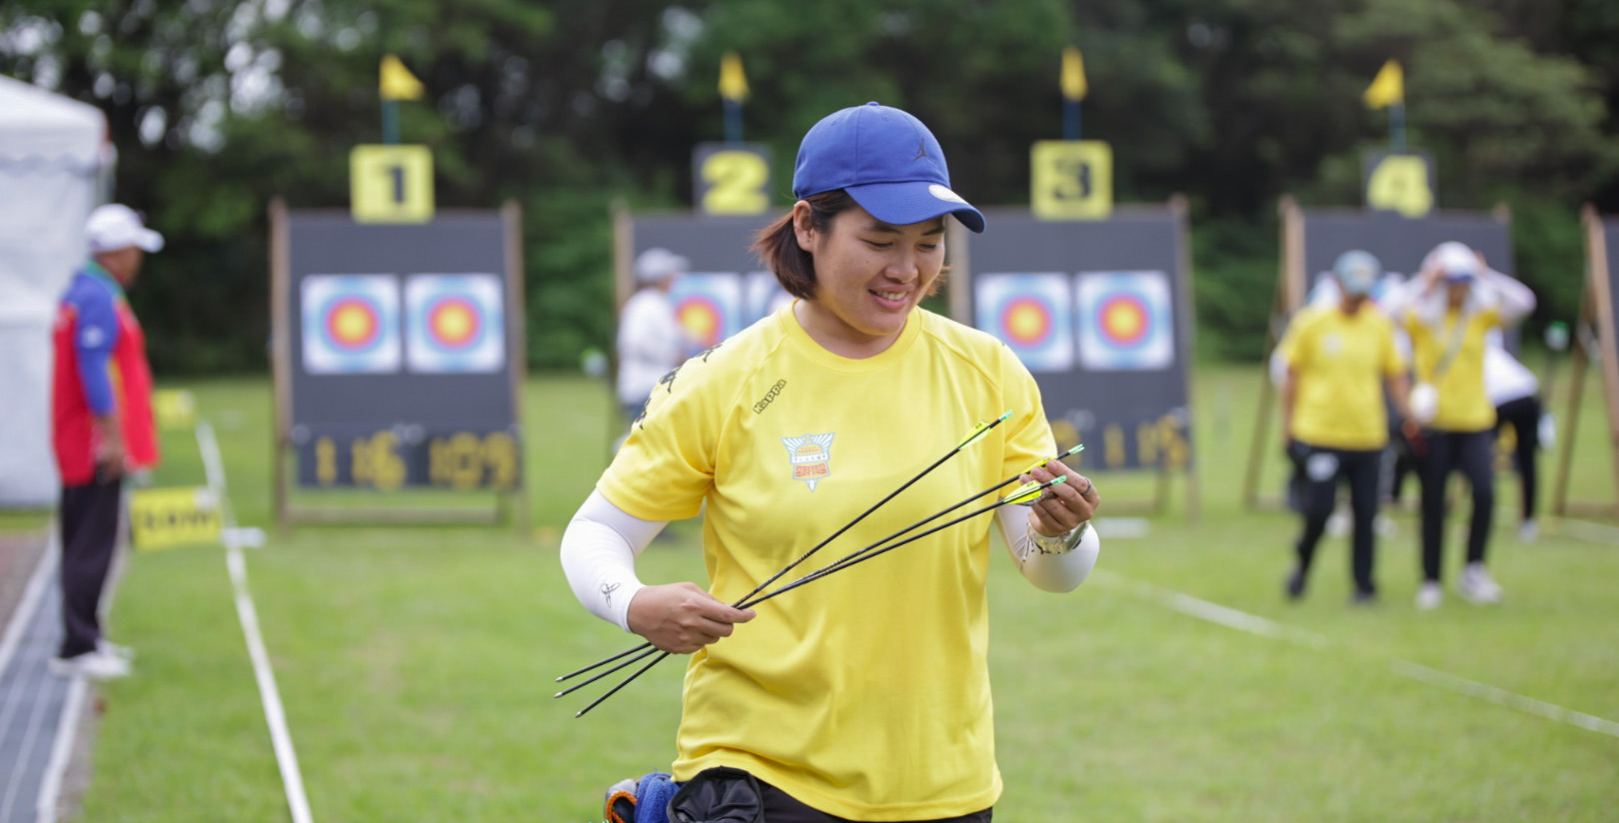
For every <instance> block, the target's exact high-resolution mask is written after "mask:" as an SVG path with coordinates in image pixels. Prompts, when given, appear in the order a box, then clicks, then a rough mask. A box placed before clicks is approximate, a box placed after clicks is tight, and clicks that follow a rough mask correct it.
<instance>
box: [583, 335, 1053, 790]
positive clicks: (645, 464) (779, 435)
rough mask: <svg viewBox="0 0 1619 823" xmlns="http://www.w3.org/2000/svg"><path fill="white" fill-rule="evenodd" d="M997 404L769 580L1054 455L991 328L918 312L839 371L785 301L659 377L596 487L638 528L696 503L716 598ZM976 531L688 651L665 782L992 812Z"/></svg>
mask: <svg viewBox="0 0 1619 823" xmlns="http://www.w3.org/2000/svg"><path fill="white" fill-rule="evenodd" d="M1009 409H1010V410H1011V411H1012V412H1013V416H1012V417H1011V419H1009V420H1007V421H1006V422H1005V423H1003V424H1001V425H1000V426H998V427H997V428H996V429H994V430H993V431H991V432H990V433H989V434H988V435H986V436H985V437H984V438H982V439H981V440H979V441H978V442H977V443H974V444H973V445H971V446H969V447H968V448H966V449H963V450H962V451H961V452H960V453H959V454H958V455H956V456H955V457H954V458H952V459H951V460H949V461H948V462H946V463H944V464H943V465H941V466H940V467H939V468H937V469H935V470H934V471H932V472H931V473H930V474H928V475H927V476H926V477H924V478H923V479H921V480H920V481H918V482H917V483H916V484H915V485H913V486H911V487H910V488H909V489H907V490H906V491H905V492H903V493H901V494H900V495H898V496H897V497H895V498H894V499H893V500H892V501H891V502H889V503H888V504H886V505H885V506H883V507H882V508H880V509H879V510H877V512H876V513H874V514H873V515H871V516H870V517H868V518H867V519H865V520H864V521H862V522H861V523H859V524H858V525H856V526H854V527H853V528H851V529H850V530H849V531H848V532H846V533H845V534H844V535H843V536H842V537H840V538H838V539H837V540H835V541H834V542H832V543H831V544H829V545H827V546H826V547H825V548H824V549H822V550H820V551H819V552H818V553H817V554H815V555H814V556H813V557H811V558H810V559H809V560H808V561H806V562H805V563H804V564H803V565H802V566H801V567H799V568H797V569H795V570H794V571H793V572H791V573H789V574H788V575H786V576H785V577H783V578H782V581H783V582H784V581H788V580H792V579H795V578H797V577H799V576H801V575H802V574H805V573H808V572H810V571H812V570H814V569H816V568H819V567H821V566H823V565H825V564H827V563H830V562H832V561H833V560H835V559H837V558H840V557H843V556H845V555H847V554H849V553H851V552H854V551H856V550H857V549H860V548H862V547H864V546H866V545H868V544H871V543H873V542H875V541H877V540H879V539H880V538H883V537H886V536H888V535H889V534H891V533H893V532H895V531H897V530H899V529H902V528H904V527H906V526H908V525H910V524H912V523H915V522H916V521H918V520H921V519H923V518H925V517H927V516H928V515H931V514H933V513H934V512H936V511H938V510H939V509H942V508H944V507H945V506H948V505H950V504H953V503H955V502H958V501H960V500H961V499H963V498H965V497H968V496H970V495H971V494H972V493H974V492H977V491H981V490H983V489H985V488H988V487H990V486H993V485H994V484H996V483H998V482H1000V481H1002V480H1005V479H1007V478H1008V477H1009V476H1012V475H1016V474H1017V473H1019V472H1021V471H1023V470H1025V469H1027V468H1029V466H1030V464H1032V463H1034V462H1036V461H1037V460H1041V459H1044V458H1049V457H1052V456H1053V455H1054V454H1055V452H1054V449H1055V445H1054V443H1053V439H1052V435H1051V430H1050V428H1049V426H1048V424H1047V422H1046V419H1045V415H1044V412H1043V411H1042V408H1041V403H1040V395H1039V390H1038V388H1037V387H1036V386H1035V383H1034V380H1033V378H1032V377H1031V376H1030V375H1029V373H1028V371H1027V370H1026V369H1024V368H1023V366H1022V365H1021V364H1020V363H1019V362H1018V361H1017V359H1016V357H1015V356H1014V355H1013V354H1012V353H1011V352H1010V351H1009V350H1007V348H1006V347H1005V346H1004V345H1002V344H1001V343H1000V342H999V341H997V340H995V339H994V338H992V337H990V336H989V335H987V334H985V333H983V332H980V331H977V330H974V329H971V328H968V327H966V326H962V325H960V324H958V323H955V322H953V321H950V320H948V319H945V318H943V317H940V316H938V315H935V314H933V313H931V312H927V311H924V310H920V309H918V310H916V311H915V312H913V313H912V314H911V316H910V318H909V320H908V322H907V323H906V325H905V329H904V330H903V331H902V332H901V334H900V336H899V338H898V339H897V340H896V341H895V343H894V345H893V346H892V347H890V348H889V349H888V350H887V351H885V352H883V353H882V354H879V355H877V356H875V357H871V358H867V359H862V360H849V359H846V358H842V357H839V356H837V355H834V354H832V353H830V352H827V351H826V350H824V349H823V348H821V347H820V346H819V345H817V344H816V343H815V342H814V341H813V340H811V339H810V338H809V336H808V335H807V334H806V333H805V332H804V331H803V329H802V328H800V326H799V325H798V323H797V321H796V320H795V319H794V317H793V314H792V311H791V309H790V308H788V309H783V310H782V311H779V312H777V313H776V314H774V315H772V316H770V317H767V318H765V319H764V320H761V321H760V322H759V323H756V324H755V325H753V326H752V327H750V328H748V329H746V330H744V331H743V332H741V333H740V334H738V335H736V336H735V337H733V338H731V339H730V340H728V341H726V342H725V343H723V344H722V345H721V346H719V347H718V348H717V349H714V350H711V351H710V352H708V353H705V354H703V355H700V356H698V357H696V358H693V359H692V360H690V361H688V362H687V363H686V364H685V365H683V366H682V367H681V368H679V369H678V370H676V371H675V372H673V373H672V374H671V375H670V376H669V377H667V378H665V380H664V382H663V383H662V384H661V385H660V386H659V387H658V388H657V389H656V390H654V392H653V395H652V399H651V401H649V403H648V406H647V412H646V415H645V417H644V418H643V419H642V420H641V422H640V423H639V424H638V425H637V426H636V427H635V429H634V431H633V432H632V433H631V435H630V437H629V439H628V440H627V441H626V442H625V444H624V446H623V448H622V449H621V450H620V452H619V454H618V455H617V457H616V458H615V459H614V461H613V464H612V465H611V466H610V467H609V468H608V470H607V472H606V473H605V474H604V475H603V477H602V478H601V481H600V482H599V483H598V485H597V489H598V490H599V491H600V492H601V493H602V494H603V495H604V496H605V497H606V498H607V499H608V500H609V501H611V502H612V503H613V504H614V505H616V506H618V507H619V508H621V509H623V510H624V511H626V512H628V513H630V514H632V515H634V516H636V517H640V518H644V519H651V520H667V519H675V518H684V517H691V516H694V515H696V514H697V513H698V512H699V507H700V506H704V505H705V504H706V508H705V509H703V553H704V559H705V563H706V566H707V570H708V575H709V581H710V591H711V592H712V593H713V594H714V595H715V596H716V597H718V598H719V599H721V600H724V601H726V602H735V601H736V600H737V599H738V598H740V597H741V596H742V595H744V594H746V593H747V592H749V591H750V590H752V589H753V588H754V587H755V586H756V585H758V584H759V583H760V582H762V581H764V580H766V579H767V578H769V577H770V575H772V574H774V573H775V572H776V571H777V570H779V569H781V568H782V567H783V566H785V565H787V564H788V563H790V562H791V561H793V560H794V559H796V558H798V557H799V556H801V555H803V554H804V553H805V552H807V551H809V549H810V548H811V547H813V546H814V545H815V544H816V543H818V542H820V541H821V540H823V539H824V538H826V537H827V536H829V535H831V534H833V533H834V532H835V531H837V530H838V528H839V527H841V526H843V525H844V524H846V523H848V522H849V521H850V520H852V519H853V518H854V517H855V516H856V515H858V514H860V513H861V512H862V511H865V510H866V509H867V508H869V507H870V506H871V505H872V504H874V503H876V502H877V501H878V500H880V499H882V498H883V496H885V495H887V494H888V493H889V492H891V491H893V490H894V489H896V488H898V487H899V486H900V485H901V484H902V483H904V482H905V481H906V480H908V479H909V478H911V477H912V476H914V475H915V474H917V473H918V472H919V471H921V470H922V469H924V468H925V467H927V466H928V465H929V464H930V463H932V462H933V461H935V460H937V459H938V458H939V457H942V456H943V455H945V454H946V453H947V452H949V451H950V450H951V449H952V448H953V447H954V446H956V445H957V444H958V443H959V442H960V440H961V438H962V437H963V436H964V435H965V434H966V433H967V432H968V431H970V430H971V429H972V428H973V426H974V425H976V424H977V423H980V422H983V421H987V420H993V419H994V418H996V417H998V416H1000V415H1001V413H1003V412H1005V411H1007V410H1009ZM993 500H994V498H993V497H987V498H985V499H984V501H983V502H982V503H981V504H979V505H983V504H987V503H989V502H993ZM968 510H970V509H963V510H962V512H961V513H965V512H966V511H968ZM992 519H993V516H992V515H989V514H985V515H982V516H981V517H980V518H979V519H976V520H972V521H968V522H967V523H964V524H962V525H961V526H956V527H952V528H949V529H946V530H943V531H941V532H939V533H937V534H935V535H932V536H929V537H927V538H924V539H922V540H919V541H917V542H916V543H913V544H910V545H907V546H904V547H902V548H899V549H896V550H894V551H892V552H889V553H887V554H884V555H882V556H880V557H877V558H874V559H872V560H870V561H868V562H866V563H862V564H861V565H859V566H855V567H852V568H850V569H848V570H846V571H843V572H840V573H838V574H836V575H834V576H831V577H828V578H826V579H824V580H820V581H817V582H815V583H813V584H811V585H807V586H805V587H803V588H801V589H798V590H795V591H792V592H788V593H786V594H784V595H782V596H781V597H779V598H776V599H774V600H770V601H767V602H765V603H763V604H761V605H760V606H759V607H758V617H757V618H756V619H755V620H753V621H752V622H750V623H747V624H744V625H741V626H738V627H737V630H736V633H735V634H733V635H732V636H730V637H727V638H724V639H722V640H720V641H719V642H717V643H714V644H712V645H709V646H707V647H705V648H704V649H702V650H701V651H699V652H697V653H696V654H694V655H692V657H691V662H690V664H689V667H688V669H687V673H686V680H685V693H684V706H683V712H682V717H681V722H680V730H679V734H678V737H677V748H678V758H677V759H676V761H675V763H674V767H673V769H672V771H673V773H674V776H675V779H677V780H688V779H690V778H691V777H693V776H694V775H696V774H697V773H698V772H700V771H702V770H704V769H707V768H711V767H715V766H731V767H735V768H741V769H745V770H747V771H749V772H751V773H753V774H755V775H757V776H758V777H759V778H760V779H762V780H764V781H766V782H768V783H770V784H772V785H775V786H777V787H779V788H781V789H783V790H784V791H786V792H788V793H789V794H791V795H793V796H794V797H796V798H798V799H799V800H801V801H803V802H804V803H807V804H809V805H810V806H812V807H815V808H817V809H820V810H822V811H825V812H828V813H830V814H833V815H837V816H839V817H848V818H853V819H858V820H926V819H932V818H940V817H953V816H959V815H962V814H967V813H970V812H973V811H977V810H979V809H983V808H986V807H988V806H991V805H993V804H994V802H995V800H996V798H997V797H998V796H999V794H1000V790H1001V779H1000V774H999V772H998V770H997V769H996V766H995V750H994V717H993V712H992V707H991V701H990V687H989V673H988V668H987V664H986V658H985V653H986V646H987V642H988V613H987V608H986V600H985V574H986V569H987V564H988V562H989V528H990V524H991V521H992ZM941 522H942V521H941Z"/></svg>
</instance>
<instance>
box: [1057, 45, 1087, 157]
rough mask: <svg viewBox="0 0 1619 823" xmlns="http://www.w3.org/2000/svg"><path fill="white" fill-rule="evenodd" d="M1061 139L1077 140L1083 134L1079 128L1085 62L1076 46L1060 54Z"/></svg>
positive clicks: (1084, 83) (1084, 88) (1084, 85)
mask: <svg viewBox="0 0 1619 823" xmlns="http://www.w3.org/2000/svg"><path fill="white" fill-rule="evenodd" d="M1061 79H1062V83H1061V84H1062V137H1063V139H1064V140H1079V139H1081V135H1082V134H1084V131H1083V129H1082V128H1081V125H1082V124H1081V120H1080V117H1081V112H1080V101H1082V100H1084V99H1085V92H1086V91H1087V88H1086V85H1087V84H1086V82H1085V60H1084V58H1083V57H1082V56H1081V55H1080V53H1079V48H1078V47H1077V46H1069V47H1067V48H1065V49H1063V52H1062V78H1061Z"/></svg>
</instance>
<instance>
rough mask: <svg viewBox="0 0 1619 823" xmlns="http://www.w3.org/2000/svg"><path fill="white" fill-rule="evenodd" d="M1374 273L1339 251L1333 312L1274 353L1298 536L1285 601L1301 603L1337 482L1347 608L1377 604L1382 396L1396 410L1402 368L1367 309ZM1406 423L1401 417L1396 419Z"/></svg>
mask: <svg viewBox="0 0 1619 823" xmlns="http://www.w3.org/2000/svg"><path fill="white" fill-rule="evenodd" d="M1382 273H1383V267H1382V265H1381V264H1380V263H1379V262H1378V260H1377V258H1376V257H1373V256H1372V255H1371V254H1368V253H1367V252H1364V251H1348V252H1345V253H1344V254H1342V255H1341V256H1339V258H1338V260H1337V262H1336V263H1335V264H1334V266H1333V279H1334V280H1335V281H1337V283H1338V288H1339V295H1338V299H1337V302H1336V304H1335V305H1324V304H1322V303H1312V306H1311V307H1309V308H1307V309H1306V310H1305V311H1303V312H1301V313H1300V315H1299V317H1298V318H1296V319H1295V320H1294V322H1293V324H1292V325H1291V326H1290V327H1289V329H1288V332H1287V336H1286V337H1285V338H1284V339H1283V341H1282V344H1281V346H1280V347H1279V351H1280V352H1281V353H1282V358H1283V361H1284V362H1285V363H1286V366H1287V370H1286V373H1285V375H1284V377H1283V381H1282V431H1283V436H1284V437H1285V440H1286V442H1285V445H1286V448H1287V451H1288V454H1289V456H1290V457H1291V458H1292V459H1293V461H1294V464H1295V465H1296V466H1298V467H1300V481H1299V482H1300V486H1299V502H1300V514H1301V515H1302V518H1303V521H1304V523H1303V531H1302V532H1301V533H1300V535H1299V539H1298V542H1297V543H1296V544H1295V545H1294V550H1295V553H1296V561H1295V564H1294V567H1293V570H1292V572H1290V573H1289V574H1288V576H1287V579H1286V581H1285V583H1284V589H1285V592H1286V594H1287V597H1288V598H1289V599H1291V600H1297V599H1298V598H1300V597H1302V596H1303V595H1304V589H1305V584H1306V581H1307V580H1308V577H1309V573H1310V565H1311V561H1312V560H1313V558H1314V556H1315V550H1316V547H1317V544H1319V543H1320V540H1321V535H1322V532H1323V531H1325V529H1326V525H1327V518H1328V517H1329V516H1330V515H1331V514H1332V509H1333V502H1334V498H1335V497H1336V495H1337V489H1338V484H1339V481H1340V480H1341V481H1343V482H1344V483H1345V484H1347V485H1348V486H1349V501H1350V510H1351V512H1352V513H1353V514H1352V521H1353V525H1352V528H1351V530H1352V532H1353V536H1352V538H1351V550H1350V572H1351V576H1352V578H1353V580H1354V594H1353V602H1355V603H1371V602H1375V601H1376V599H1377V584H1376V581H1375V579H1374V577H1373V565H1374V559H1375V539H1376V537H1375V535H1374V533H1373V521H1374V519H1375V517H1376V515H1377V502H1378V490H1379V483H1378V479H1379V477H1380V474H1381V468H1382V464H1383V449H1384V447H1385V446H1386V445H1387V444H1388V421H1387V412H1386V408H1385V400H1384V391H1383V390H1384V387H1385V386H1386V387H1387V388H1388V393H1389V395H1391V396H1392V397H1393V398H1394V403H1395V408H1396V409H1401V410H1403V409H1405V407H1406V405H1405V404H1406V391H1407V387H1408V381H1407V377H1406V365H1405V360H1404V358H1403V357H1401V355H1400V352H1399V350H1398V349H1397V348H1396V347H1395V344H1394V324H1393V322H1392V321H1391V320H1390V319H1389V318H1388V317H1387V316H1386V315H1384V314H1383V313H1382V312H1381V311H1380V310H1378V308H1377V306H1376V305H1375V304H1374V303H1372V302H1371V298H1370V292H1371V290H1372V287H1373V286H1374V285H1375V284H1376V283H1377V282H1378V280H1379V279H1380V278H1381V276H1382ZM1400 416H1401V417H1402V418H1408V417H1409V415H1408V414H1401V415H1400Z"/></svg>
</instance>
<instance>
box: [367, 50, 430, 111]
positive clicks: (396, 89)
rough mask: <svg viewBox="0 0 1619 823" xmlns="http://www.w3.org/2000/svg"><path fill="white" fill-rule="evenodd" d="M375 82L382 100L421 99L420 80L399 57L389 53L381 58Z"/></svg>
mask: <svg viewBox="0 0 1619 823" xmlns="http://www.w3.org/2000/svg"><path fill="white" fill-rule="evenodd" d="M379 76H380V80H379V81H378V83H377V93H378V94H380V95H381V96H382V99H384V100H420V99H422V93H423V91H424V90H423V88H422V81H420V80H417V79H416V75H414V74H411V73H410V69H407V68H405V64H404V63H401V62H399V58H398V57H395V56H393V55H391V54H388V55H384V56H383V58H382V70H381V72H380V75H379Z"/></svg>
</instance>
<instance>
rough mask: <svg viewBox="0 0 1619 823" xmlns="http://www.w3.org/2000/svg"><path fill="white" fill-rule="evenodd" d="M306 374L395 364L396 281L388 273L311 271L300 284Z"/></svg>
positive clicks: (368, 370) (378, 369)
mask: <svg viewBox="0 0 1619 823" xmlns="http://www.w3.org/2000/svg"><path fill="white" fill-rule="evenodd" d="M300 296H301V298H302V300H303V335H302V337H303V360H304V370H305V371H307V372H309V373H310V374H377V373H383V372H394V371H398V370H399V363H400V345H399V285H398V280H397V279H396V278H395V277H394V276H393V275H388V274H314V275H309V276H308V277H305V278H304V279H303V282H302V286H301V294H300Z"/></svg>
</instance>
